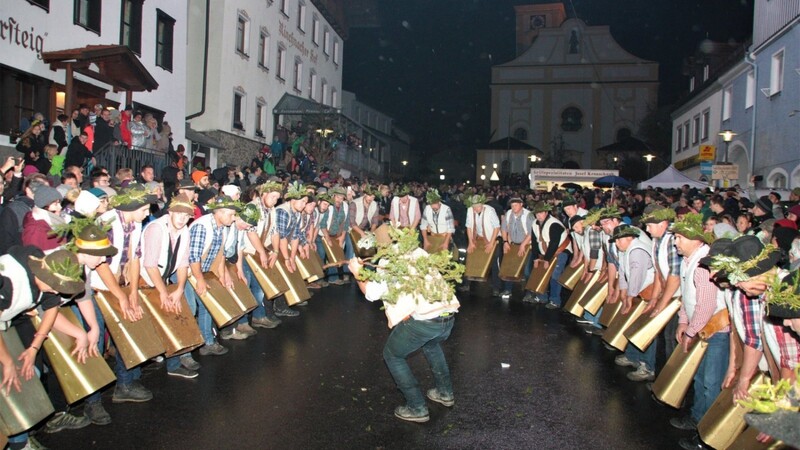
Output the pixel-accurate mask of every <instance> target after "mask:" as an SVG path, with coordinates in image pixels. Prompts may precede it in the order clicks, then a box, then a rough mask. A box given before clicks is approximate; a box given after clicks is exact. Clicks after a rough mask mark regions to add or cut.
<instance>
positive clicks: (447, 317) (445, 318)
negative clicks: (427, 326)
mask: <svg viewBox="0 0 800 450" xmlns="http://www.w3.org/2000/svg"><path fill="white" fill-rule="evenodd" d="M455 318H456V313H451V312H446V313H444V314H442V315H441V316H439V317H434V318H433V319H427V321H429V322H447V321H448V320H452V319H455Z"/></svg>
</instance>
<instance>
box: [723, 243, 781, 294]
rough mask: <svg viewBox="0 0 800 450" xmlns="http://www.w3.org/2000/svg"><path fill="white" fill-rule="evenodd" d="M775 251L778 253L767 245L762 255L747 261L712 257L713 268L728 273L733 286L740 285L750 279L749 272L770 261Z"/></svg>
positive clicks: (727, 257)
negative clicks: (767, 260)
mask: <svg viewBox="0 0 800 450" xmlns="http://www.w3.org/2000/svg"><path fill="white" fill-rule="evenodd" d="M774 251H777V248H776V247H775V246H774V245H772V244H767V245H765V246H764V248H763V249H762V250H761V253H759V254H758V255H756V257H755V258H752V259H749V260H747V261H742V260H740V259H739V258H737V257H735V256H727V255H716V256H713V257H712V262H711V268H712V269H713V270H716V271H723V272H725V273H727V274H728V280H729V281H730V282H731V284H736V283H740V282H742V281H747V280H748V279H749V278H750V275H748V274H747V271H748V270H750V269H752V268H754V267H756V266H758V263H760V262H761V261H764V260H766V259H768V258H769V256H770V254H771V253H772V252H774Z"/></svg>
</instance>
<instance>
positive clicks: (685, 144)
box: [683, 120, 689, 150]
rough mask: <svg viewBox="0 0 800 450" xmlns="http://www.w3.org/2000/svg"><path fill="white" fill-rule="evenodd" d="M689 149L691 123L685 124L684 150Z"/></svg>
mask: <svg viewBox="0 0 800 450" xmlns="http://www.w3.org/2000/svg"><path fill="white" fill-rule="evenodd" d="M687 148H689V121H688V120H687V121H686V122H684V123H683V149H684V150H686V149H687Z"/></svg>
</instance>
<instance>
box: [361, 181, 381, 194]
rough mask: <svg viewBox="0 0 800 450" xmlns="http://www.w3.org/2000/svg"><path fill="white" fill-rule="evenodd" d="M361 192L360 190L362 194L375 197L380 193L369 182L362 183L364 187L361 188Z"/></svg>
mask: <svg viewBox="0 0 800 450" xmlns="http://www.w3.org/2000/svg"><path fill="white" fill-rule="evenodd" d="M361 192H362V194H363V195H371V196H373V197H377V196H378V195H381V193H380V192H378V190H377V189H376V188H374V187H372V186H371V185H370V184H366V185H364V187H363V188H362V189H361Z"/></svg>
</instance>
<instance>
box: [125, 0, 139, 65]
mask: <svg viewBox="0 0 800 450" xmlns="http://www.w3.org/2000/svg"><path fill="white" fill-rule="evenodd" d="M142 1H143V0H122V18H121V19H122V20H121V22H122V23H120V33H119V34H120V37H119V43H120V45H125V46H127V47H128V48H129V49H131V51H132V52H134V53H136V54H137V55H140V54H141V53H142Z"/></svg>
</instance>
